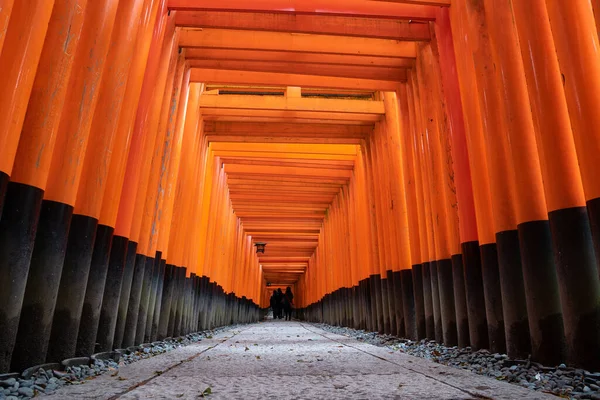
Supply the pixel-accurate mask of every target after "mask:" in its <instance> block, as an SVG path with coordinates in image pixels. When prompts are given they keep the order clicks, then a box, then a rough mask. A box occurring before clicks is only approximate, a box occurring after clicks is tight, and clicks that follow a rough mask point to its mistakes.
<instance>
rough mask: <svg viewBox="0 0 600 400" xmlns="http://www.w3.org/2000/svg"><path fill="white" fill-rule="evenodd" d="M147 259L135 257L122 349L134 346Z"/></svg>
mask: <svg viewBox="0 0 600 400" xmlns="http://www.w3.org/2000/svg"><path fill="white" fill-rule="evenodd" d="M147 258H148V257H146V256H144V255H141V254H136V255H135V264H134V267H133V277H132V280H131V290H130V292H129V302H128V304H127V318H126V319H125V330H124V334H123V343H121V347H124V348H127V347H130V346H133V345H134V344H135V336H136V330H137V323H138V315H139V313H140V299H141V297H142V284H143V282H144V273H145V271H146V264H147Z"/></svg>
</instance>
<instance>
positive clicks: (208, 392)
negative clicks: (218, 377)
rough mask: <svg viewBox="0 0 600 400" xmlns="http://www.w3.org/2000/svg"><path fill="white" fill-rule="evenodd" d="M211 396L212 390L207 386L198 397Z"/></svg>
mask: <svg viewBox="0 0 600 400" xmlns="http://www.w3.org/2000/svg"><path fill="white" fill-rule="evenodd" d="M211 394H212V389H211V387H210V386H209V387H207V388H206V389H204V391H203V392H202V393H201V394H200V396H198V397H207V396H210V395H211Z"/></svg>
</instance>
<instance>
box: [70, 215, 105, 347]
mask: <svg viewBox="0 0 600 400" xmlns="http://www.w3.org/2000/svg"><path fill="white" fill-rule="evenodd" d="M113 232H114V229H113V228H112V227H109V226H106V225H98V228H97V230H96V242H95V244H94V252H93V254H92V264H91V267H90V274H89V276H88V282H87V288H86V290H85V300H84V302H83V309H82V312H81V323H80V325H79V335H78V337H77V349H76V351H75V355H76V356H78V357H87V356H90V355H92V354H94V353H95V350H96V334H97V333H98V324H99V322H100V309H101V308H102V297H103V296H104V286H105V284H106V274H107V272H108V259H109V257H110V248H111V244H112V237H113Z"/></svg>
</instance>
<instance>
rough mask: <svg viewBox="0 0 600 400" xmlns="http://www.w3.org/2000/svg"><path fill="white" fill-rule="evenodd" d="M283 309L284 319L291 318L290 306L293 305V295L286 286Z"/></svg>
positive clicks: (288, 319) (289, 319)
mask: <svg viewBox="0 0 600 400" xmlns="http://www.w3.org/2000/svg"><path fill="white" fill-rule="evenodd" d="M282 303H283V311H284V312H285V320H286V321H291V320H292V307H293V305H294V295H293V293H292V289H291V288H290V287H289V286H288V287H287V289H285V294H284V295H283V301H282Z"/></svg>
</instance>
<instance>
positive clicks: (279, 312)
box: [276, 288, 283, 319]
mask: <svg viewBox="0 0 600 400" xmlns="http://www.w3.org/2000/svg"><path fill="white" fill-rule="evenodd" d="M276 318H277V319H281V318H283V292H282V291H281V288H279V289H277V317H276Z"/></svg>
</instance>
